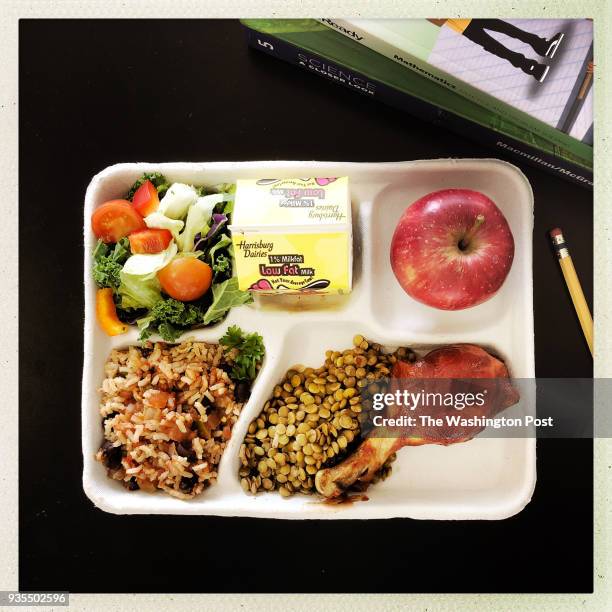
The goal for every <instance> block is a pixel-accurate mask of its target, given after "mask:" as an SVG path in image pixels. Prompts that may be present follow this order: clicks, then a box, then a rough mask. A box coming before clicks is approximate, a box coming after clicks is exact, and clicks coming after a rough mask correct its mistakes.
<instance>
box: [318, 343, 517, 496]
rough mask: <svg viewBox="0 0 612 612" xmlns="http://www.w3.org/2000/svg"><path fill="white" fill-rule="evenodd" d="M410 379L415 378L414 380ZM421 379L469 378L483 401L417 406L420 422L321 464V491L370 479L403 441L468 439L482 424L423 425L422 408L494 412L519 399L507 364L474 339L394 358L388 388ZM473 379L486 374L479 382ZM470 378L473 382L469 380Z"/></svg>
mask: <svg viewBox="0 0 612 612" xmlns="http://www.w3.org/2000/svg"><path fill="white" fill-rule="evenodd" d="M410 379H414V382H412V380H410ZM423 379H439V380H436V383H435V391H436V392H439V393H445V392H451V391H455V390H457V385H461V384H463V386H464V387H465V385H466V384H468V385H469V389H468V390H469V392H471V393H477V392H479V391H481V392H482V391H484V397H485V400H484V404H483V405H480V406H479V405H473V406H466V407H465V408H464V409H463V410H462V411H461V413H458V412H457V410H456V409H455V408H454V407H453V406H439V407H431V406H428V407H426V408H422V407H421V408H420V409H419V408H417V409H416V410H415V411H413V412H410V414H411V415H413V416H415V417H416V422H417V423H419V424H417V425H415V426H414V427H403V428H401V430H399V433H398V432H396V435H393V433H389V437H371V438H367V439H366V440H364V441H363V442H362V443H361V445H360V446H359V447H358V448H357V450H356V451H355V452H354V453H353V454H352V455H350V456H349V457H347V458H346V459H345V460H344V461H342V462H341V463H339V464H338V465H336V466H334V467H332V468H327V469H323V470H319V472H317V475H316V477H315V484H316V487H317V490H318V491H319V493H321V494H322V495H324V496H325V497H328V498H331V497H338V496H339V495H341V494H342V493H343V492H344V491H345V490H346V489H347V488H348V487H350V486H351V485H352V484H354V483H355V482H357V481H359V482H362V483H368V482H369V481H370V480H372V478H373V477H374V475H375V474H376V472H377V471H378V470H380V468H381V467H382V466H383V464H384V463H385V461H386V460H387V459H388V458H389V456H390V455H391V454H392V453H394V452H395V451H397V450H399V449H400V448H402V447H403V446H419V445H421V444H443V445H449V444H456V443H457V442H466V441H468V440H471V439H472V438H473V437H474V436H475V435H476V434H478V433H479V432H480V431H482V430H483V429H484V427H483V426H480V425H458V426H448V427H442V428H441V427H433V426H429V425H423V424H420V419H419V418H418V417H419V414H428V415H430V416H432V417H434V418H440V417H441V418H442V419H445V418H446V415H450V414H455V415H457V414H460V415H461V416H462V417H466V418H467V419H469V418H471V417H492V416H495V415H496V414H497V413H499V412H501V411H502V410H505V409H506V408H508V407H510V406H512V405H513V404H515V403H516V402H517V401H518V399H519V394H518V392H517V390H516V389H515V388H514V387H513V386H512V384H511V382H510V379H509V374H508V369H507V368H506V366H505V365H504V363H503V362H502V361H500V360H499V359H497V358H495V357H493V356H492V355H490V354H489V353H487V351H485V350H484V349H482V348H480V347H479V346H475V345H472V344H457V345H451V346H444V347H441V348H438V349H435V350H433V351H431V352H429V353H428V354H427V355H425V357H423V358H422V359H419V360H417V361H415V362H414V363H407V362H403V361H398V362H396V364H395V365H394V367H393V372H392V380H391V384H390V389H389V391H390V392H394V391H395V390H396V389H400V388H401V390H407V389H411V388H412V389H413V390H414V391H415V392H418V391H419V390H420V389H421V387H422V381H423ZM458 379H459V380H458ZM461 379H463V380H461ZM473 379H488V380H483V381H482V383H480V382H476V381H475V380H473ZM492 379H493V380H492ZM466 380H467V381H469V382H467V383H466V382H465V381H466ZM418 381H421V383H419V382H418ZM405 410H406V409H405V407H396V406H391V407H388V408H387V412H386V415H387V416H399V415H400V414H406V412H405ZM444 422H446V421H444Z"/></svg>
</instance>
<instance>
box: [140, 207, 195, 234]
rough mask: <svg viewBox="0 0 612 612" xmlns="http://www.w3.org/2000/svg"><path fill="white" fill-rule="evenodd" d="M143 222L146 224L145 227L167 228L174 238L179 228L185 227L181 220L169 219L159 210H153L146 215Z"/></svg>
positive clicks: (179, 230) (178, 232)
mask: <svg viewBox="0 0 612 612" xmlns="http://www.w3.org/2000/svg"><path fill="white" fill-rule="evenodd" d="M144 222H145V223H146V224H147V227H154V228H158V229H167V230H169V231H170V233H171V234H172V236H173V238H174V239H175V240H178V237H179V234H180V233H181V230H182V229H183V227H185V223H184V222H183V221H180V220H178V219H171V218H170V217H166V215H164V214H162V213H160V212H154V213H151V214H150V215H147V216H146V217H145V219H144Z"/></svg>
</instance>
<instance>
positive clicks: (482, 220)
mask: <svg viewBox="0 0 612 612" xmlns="http://www.w3.org/2000/svg"><path fill="white" fill-rule="evenodd" d="M513 258H514V239H513V238H512V232H511V231H510V227H509V226H508V222H507V221H506V218H505V217H504V215H503V214H502V212H501V211H500V210H499V208H497V206H496V205H495V203H494V202H493V201H492V200H490V199H489V198H488V197H487V196H486V195H484V194H482V193H479V192H478V191H471V190H469V189H444V190H442V191H435V192H433V193H430V194H428V195H426V196H423V197H422V198H421V199H420V200H417V201H416V202H414V204H411V205H410V206H409V207H408V208H407V209H406V210H405V211H404V214H403V215H402V217H401V219H400V220H399V223H398V224H397V227H396V228H395V233H394V234H393V239H392V241H391V267H392V268H393V273H394V274H395V276H396V278H397V280H398V281H399V283H400V285H401V286H402V288H403V289H404V291H405V292H406V293H407V294H408V295H410V296H412V297H413V298H414V299H415V300H418V301H419V302H423V303H424V304H427V305H428V306H433V307H434V308H441V309H442V310H460V309H462V308H469V307H470V306H476V305H477V304H481V303H482V302H484V301H486V300H488V299H489V298H490V297H492V296H493V295H494V294H495V293H496V292H497V290H498V289H499V288H500V287H501V286H502V284H503V282H504V280H505V279H506V276H507V275H508V272H509V271H510V267H511V266H512V260H513Z"/></svg>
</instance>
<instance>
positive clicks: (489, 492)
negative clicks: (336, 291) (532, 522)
mask: <svg viewBox="0 0 612 612" xmlns="http://www.w3.org/2000/svg"><path fill="white" fill-rule="evenodd" d="M151 171H160V172H162V173H163V174H164V175H165V176H166V177H167V178H168V179H169V180H170V181H172V182H175V181H180V182H186V183H193V184H196V185H214V184H216V183H221V182H234V181H235V180H236V179H239V178H261V177H274V178H276V177H278V178H288V177H296V176H298V177H299V176H348V177H349V183H350V191H351V200H352V206H353V231H354V246H353V248H354V263H353V265H354V274H353V279H354V280H353V291H352V293H351V294H350V295H348V296H341V297H340V296H338V297H331V296H327V297H323V296H311V297H308V298H307V299H301V300H300V299H299V298H293V297H292V298H290V299H285V298H283V299H281V300H277V299H275V298H274V297H269V296H268V297H263V296H261V297H257V298H256V301H255V303H254V304H252V305H249V306H242V307H239V308H234V309H232V310H231V311H230V313H229V315H228V317H227V318H226V319H225V320H224V321H223V322H222V323H220V324H218V325H215V326H213V327H209V328H206V329H196V330H193V331H190V332H187V333H186V334H185V335H184V336H183V339H185V338H188V337H190V338H194V339H197V340H202V341H210V342H215V341H217V340H218V339H219V338H220V337H221V336H222V335H223V334H224V332H225V330H226V328H227V327H228V326H229V325H233V324H236V325H239V326H240V327H241V328H243V329H244V330H245V331H257V332H259V333H260V334H262V335H263V337H264V342H265V347H266V357H265V360H264V363H263V367H262V369H261V371H260V373H259V376H258V378H257V380H256V382H255V384H254V386H253V389H252V394H251V397H250V399H249V401H248V403H247V404H246V405H245V406H244V409H243V411H242V414H241V416H240V418H239V420H238V422H237V423H236V425H235V426H234V430H233V432H232V437H231V440H230V441H229V443H228V446H227V449H226V451H225V453H224V455H223V458H222V460H221V464H220V466H219V477H218V480H217V483H216V484H214V485H213V486H211V487H210V488H208V489H207V490H206V491H204V493H203V494H202V495H200V496H198V497H196V498H195V499H192V500H189V501H184V500H180V499H176V498H173V497H171V496H170V495H167V494H164V493H161V492H159V493H155V494H150V493H146V492H144V491H128V490H127V489H125V488H124V487H122V486H121V484H120V483H118V482H116V481H113V480H111V479H109V478H108V477H107V476H106V470H105V468H104V466H103V465H102V464H100V463H98V462H96V461H95V459H94V455H95V453H96V451H97V449H98V448H99V446H100V444H101V442H102V428H101V419H100V415H99V412H98V406H99V395H98V389H99V387H100V385H101V382H102V379H103V373H104V362H105V360H106V359H107V357H108V355H109V353H110V351H111V349H113V348H124V347H127V346H128V345H130V344H136V343H137V342H138V340H137V337H138V332H137V330H136V329H135V328H132V329H130V330H129V332H128V333H126V334H124V335H121V336H115V337H108V336H107V335H105V334H104V332H103V331H102V330H101V329H100V328H99V327H98V325H97V323H96V316H95V289H96V288H95V285H94V282H93V280H92V277H91V252H92V249H93V247H94V245H95V238H94V236H93V233H92V232H91V229H90V218H91V213H92V211H93V210H94V208H95V207H96V206H98V205H99V204H101V203H102V202H104V201H106V200H109V199H114V198H121V197H124V195H125V193H126V192H127V190H128V189H129V187H130V186H131V185H132V183H133V182H134V181H135V180H136V179H137V178H138V177H139V176H140V175H142V173H143V172H151ZM444 188H468V189H475V190H477V191H481V192H483V193H485V194H486V195H487V196H489V197H490V198H491V199H492V200H493V201H494V202H495V203H496V204H497V205H498V206H499V208H500V209H501V210H502V212H503V213H504V215H505V217H506V219H507V220H508V223H509V225H510V228H511V230H512V233H513V235H514V240H515V257H514V263H513V265H512V269H511V270H510V273H509V275H508V277H507V279H506V281H505V283H504V285H503V286H502V288H501V290H500V291H499V292H498V293H497V295H495V296H494V297H493V298H492V299H491V300H489V301H487V302H485V303H484V304H481V305H479V306H476V307H474V308H470V309H467V310H462V311H455V312H448V311H441V310H435V309H433V308H429V307H427V306H424V305H422V304H420V303H418V302H416V301H414V300H413V299H411V298H410V297H409V296H408V295H406V294H405V293H404V291H403V290H402V289H401V287H400V286H399V284H398V283H397V281H396V280H395V277H394V276H393V272H392V270H391V266H390V264H389V246H390V241H391V236H392V235H393V230H394V228H395V226H396V224H397V222H398V220H399V218H400V216H401V214H402V212H403V211H404V209H405V208H406V207H407V206H408V205H409V204H411V203H412V202H413V201H415V200H416V199H418V198H419V197H421V196H423V195H425V194H427V193H429V192H431V191H435V190H438V189H444ZM532 231H533V195H532V191H531V187H530V185H529V183H528V181H527V179H526V178H525V176H524V175H523V174H522V173H521V172H520V171H519V170H518V169H517V168H516V167H514V166H512V165H511V164H508V163H506V162H502V161H499V160H494V159H444V160H431V161H414V162H390V163H336V162H314V161H303V162H297V161H268V162H266V161H261V162H239V163H161V164H152V163H126V164H118V165H114V166H110V167H109V168H106V169H105V170H103V171H102V172H100V173H99V174H97V175H96V176H95V177H94V178H93V180H92V181H91V183H90V185H89V187H88V189H87V193H86V197H85V211H84V240H85V331H84V334H85V353H84V369H83V391H82V436H83V459H84V466H83V487H84V490H85V493H86V494H87V496H88V497H89V498H90V499H91V501H92V502H93V503H94V504H95V505H96V506H97V507H98V508H100V509H102V510H105V511H108V512H113V513H116V514H195V515H218V516H248V517H266V518H284V519H375V518H376V519H378V518H391V517H409V518H415V519H503V518H506V517H509V516H512V515H514V514H516V513H517V512H519V511H520V510H522V509H523V508H524V506H525V505H526V504H527V503H528V502H529V500H530V499H531V495H532V493H533V489H534V486H535V480H536V446H535V439H534V438H512V439H501V438H476V439H474V440H471V441H470V442H467V443H464V444H456V445H453V446H449V447H442V446H436V445H427V446H420V447H408V448H404V449H402V450H401V451H399V453H398V458H397V461H396V462H395V463H394V464H393V471H392V474H391V475H390V476H389V478H387V479H386V480H385V481H384V482H379V483H377V484H375V485H373V486H371V487H370V488H369V489H368V491H367V496H368V498H369V500H368V501H361V502H354V503H352V504H339V505H330V504H325V503H322V501H321V500H320V499H319V498H318V497H317V496H306V495H294V496H293V497H290V498H287V499H285V498H282V497H281V496H280V495H279V494H278V493H260V494H258V495H256V496H252V495H247V494H246V493H244V492H243V490H242V488H241V486H240V481H239V478H238V468H239V459H238V451H239V448H240V445H241V443H242V441H243V438H244V435H245V433H246V430H247V428H248V425H249V423H250V422H251V420H252V419H253V418H255V417H256V416H257V415H258V414H259V412H260V410H261V408H262V406H263V404H264V402H265V401H266V399H267V398H268V397H269V396H270V395H271V392H272V389H273V387H274V385H275V384H276V383H277V382H278V381H279V380H280V379H281V378H282V376H283V374H284V373H285V371H286V370H287V369H288V368H289V367H290V366H292V365H293V364H295V363H303V364H305V365H312V366H314V367H318V366H320V365H321V364H322V363H323V360H324V353H325V351H326V350H327V349H339V350H342V349H344V348H348V347H350V346H351V341H352V337H353V336H354V335H355V334H356V333H361V334H363V335H364V336H366V337H367V338H368V339H370V340H372V341H375V342H379V343H381V344H383V345H385V346H387V347H389V348H393V347H397V346H409V347H412V348H415V349H416V350H417V353H420V352H421V353H422V352H425V351H427V350H428V349H431V348H434V347H436V346H440V345H443V344H448V343H454V342H470V343H475V344H480V345H482V346H484V347H487V348H489V349H491V350H493V351H494V352H495V353H496V354H498V355H500V356H502V357H503V358H504V359H505V361H506V363H507V365H508V366H509V369H510V372H511V375H512V376H513V377H515V378H533V377H534V376H535V369H534V335H533V299H532V250H531V239H532Z"/></svg>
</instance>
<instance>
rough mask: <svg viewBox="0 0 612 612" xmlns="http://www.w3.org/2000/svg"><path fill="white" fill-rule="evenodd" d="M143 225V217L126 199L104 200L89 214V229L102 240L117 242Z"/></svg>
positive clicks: (142, 227) (143, 226)
mask: <svg viewBox="0 0 612 612" xmlns="http://www.w3.org/2000/svg"><path fill="white" fill-rule="evenodd" d="M145 227H146V225H145V222H144V220H143V218H142V217H141V216H140V215H139V214H138V212H136V211H135V210H134V208H133V207H132V205H131V204H130V203H129V202H128V201H127V200H110V201H109V202H104V204H102V205H100V206H98V208H96V210H94V212H93V215H91V229H92V230H93V233H94V234H95V235H96V237H97V238H99V239H100V240H102V241H103V242H118V241H119V240H121V238H123V237H124V236H127V235H128V234H131V233H132V232H135V231H136V230H140V229H144V228H145Z"/></svg>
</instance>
